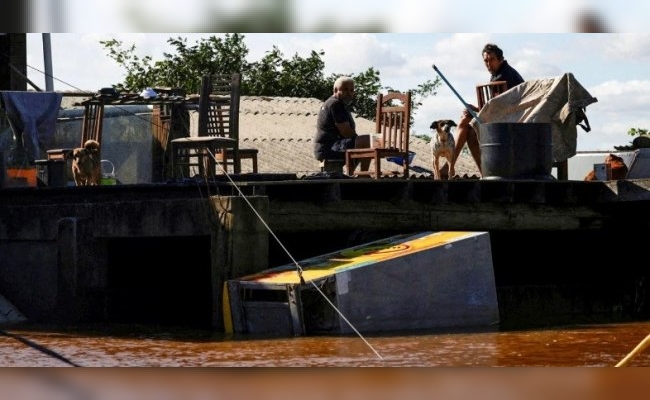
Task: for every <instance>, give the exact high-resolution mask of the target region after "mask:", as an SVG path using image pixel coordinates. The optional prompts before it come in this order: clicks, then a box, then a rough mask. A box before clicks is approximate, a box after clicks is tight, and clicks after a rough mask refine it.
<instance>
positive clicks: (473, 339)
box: [0, 322, 650, 367]
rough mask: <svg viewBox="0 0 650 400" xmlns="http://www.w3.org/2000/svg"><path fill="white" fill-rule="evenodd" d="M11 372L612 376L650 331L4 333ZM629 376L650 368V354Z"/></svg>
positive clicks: (118, 329) (635, 327) (0, 358)
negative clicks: (400, 371)
mask: <svg viewBox="0 0 650 400" xmlns="http://www.w3.org/2000/svg"><path fill="white" fill-rule="evenodd" d="M2 333H3V334H2V335H0V365H1V366H3V367H66V366H72V365H78V366H85V367H307V366H309V367H313V366H316V367H357V366H386V367H396V366H399V367H401V366H409V367H412V366H422V367H466V366H478V367H493V366H503V367H518V366H555V367H573V366H595V367H604V366H614V365H616V364H617V363H618V362H619V361H621V360H622V359H623V358H624V357H625V356H626V355H627V354H629V353H630V352H631V351H632V350H633V349H634V348H635V347H636V346H637V345H638V344H639V343H640V342H641V341H642V340H643V339H644V338H645V337H646V336H647V335H648V334H650V322H633V323H618V324H599V325H579V326H570V327H558V328H549V329H535V330H520V331H489V332H485V331H483V332H463V333H449V332H434V333H417V334H399V335H393V334H391V335H380V336H377V335H375V336H363V337H361V336H310V337H292V338H283V337H271V338H269V337H249V336H237V337H232V336H225V335H223V334H215V333H213V332H208V331H197V330H187V329H176V328H166V327H151V326H139V325H111V326H84V327H74V328H65V329H63V328H53V327H33V326H32V327H26V326H25V327H18V326H14V327H11V326H10V327H5V328H4V331H3V332H2ZM629 365H630V366H650V349H648V350H646V351H644V352H641V353H640V354H639V355H638V356H636V357H635V358H633V359H632V360H631V362H630V363H629Z"/></svg>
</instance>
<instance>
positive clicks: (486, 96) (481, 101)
mask: <svg viewBox="0 0 650 400" xmlns="http://www.w3.org/2000/svg"><path fill="white" fill-rule="evenodd" d="M506 90H508V83H507V82H506V81H494V82H488V83H485V84H481V85H476V100H477V102H478V109H479V110H480V109H481V108H483V106H484V105H485V103H487V102H488V101H490V99H491V98H493V97H496V96H498V95H500V94H501V93H503V92H505V91H506Z"/></svg>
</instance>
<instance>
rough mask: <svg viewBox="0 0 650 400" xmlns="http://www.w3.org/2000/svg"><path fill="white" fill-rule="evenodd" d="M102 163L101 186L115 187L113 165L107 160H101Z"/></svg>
mask: <svg viewBox="0 0 650 400" xmlns="http://www.w3.org/2000/svg"><path fill="white" fill-rule="evenodd" d="M101 163H102V179H101V182H100V184H101V185H116V184H117V179H116V178H115V165H113V163H112V162H110V161H109V160H101Z"/></svg>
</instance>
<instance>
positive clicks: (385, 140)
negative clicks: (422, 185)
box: [345, 92, 411, 179]
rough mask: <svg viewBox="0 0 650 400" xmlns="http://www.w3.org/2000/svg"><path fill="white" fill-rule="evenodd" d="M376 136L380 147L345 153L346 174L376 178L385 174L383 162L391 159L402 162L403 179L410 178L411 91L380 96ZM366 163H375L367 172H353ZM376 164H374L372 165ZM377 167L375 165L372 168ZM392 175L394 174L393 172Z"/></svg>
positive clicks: (351, 150)
mask: <svg viewBox="0 0 650 400" xmlns="http://www.w3.org/2000/svg"><path fill="white" fill-rule="evenodd" d="M375 118H376V121H375V122H376V131H377V132H376V133H378V134H380V135H381V142H380V143H381V147H369V148H362V149H350V150H347V151H346V152H345V165H346V169H347V174H348V175H350V176H352V175H354V176H370V177H373V178H375V179H378V178H379V177H381V176H383V175H386V174H385V173H384V172H382V169H381V160H382V159H386V158H389V157H394V158H396V159H401V161H402V177H404V178H408V176H409V156H410V154H409V132H410V121H411V92H405V93H400V92H389V93H388V94H382V93H379V94H378V95H377V114H376V116H375ZM364 160H369V161H372V162H371V165H370V168H369V170H368V171H360V170H359V168H357V171H356V172H354V171H353V170H354V165H355V164H356V163H361V162H362V161H364ZM373 162H374V163H373ZM373 164H374V165H373ZM390 174H391V175H392V173H390Z"/></svg>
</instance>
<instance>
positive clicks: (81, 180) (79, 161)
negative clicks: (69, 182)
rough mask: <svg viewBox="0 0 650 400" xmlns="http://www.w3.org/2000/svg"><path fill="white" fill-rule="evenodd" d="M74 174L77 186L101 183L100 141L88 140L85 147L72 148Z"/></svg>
mask: <svg viewBox="0 0 650 400" xmlns="http://www.w3.org/2000/svg"><path fill="white" fill-rule="evenodd" d="M71 158H72V176H73V177H74V182H75V184H76V185H77V186H89V185H99V181H100V179H101V175H102V171H101V163H100V160H99V142H97V141H96V140H87V141H86V143H84V146H83V147H78V148H76V149H74V150H72V155H71Z"/></svg>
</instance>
